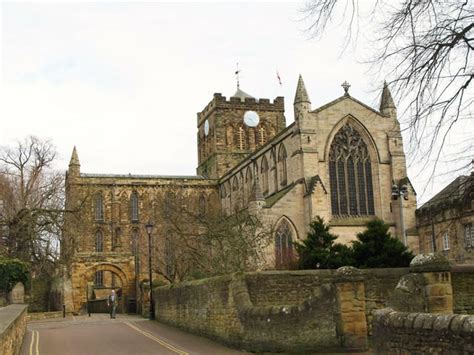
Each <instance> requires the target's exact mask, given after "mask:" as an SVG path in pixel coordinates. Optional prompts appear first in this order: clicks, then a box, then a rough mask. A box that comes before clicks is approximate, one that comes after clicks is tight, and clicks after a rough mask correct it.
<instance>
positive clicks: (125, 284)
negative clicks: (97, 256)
mask: <svg viewBox="0 0 474 355" xmlns="http://www.w3.org/2000/svg"><path fill="white" fill-rule="evenodd" d="M98 274H100V275H102V276H101V278H102V280H101V281H100V284H97V275H98ZM82 280H83V281H82V285H81V289H82V291H83V292H82V293H83V295H84V296H83V297H81V299H82V301H83V303H82V304H83V306H82V307H83V308H86V309H87V308H88V307H89V308H91V307H93V310H92V313H104V312H107V307H106V304H107V298H108V295H109V294H110V291H111V290H112V289H115V290H116V291H117V294H118V295H119V297H120V304H119V311H123V312H124V311H126V310H127V303H128V300H129V299H130V298H135V293H134V285H133V282H131V280H130V278H129V277H127V274H126V273H125V272H124V271H123V270H122V268H120V267H119V266H117V265H115V264H111V263H101V264H97V265H94V266H91V267H90V268H88V269H87V270H86V271H85V273H84V277H83V279H82ZM88 301H89V305H87V304H86V303H87V302H88ZM89 311H91V309H89Z"/></svg>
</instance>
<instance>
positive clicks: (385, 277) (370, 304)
mask: <svg viewBox="0 0 474 355" xmlns="http://www.w3.org/2000/svg"><path fill="white" fill-rule="evenodd" d="M362 272H363V274H364V280H365V316H366V319H367V329H368V333H369V335H372V314H373V311H375V310H377V309H382V308H385V307H387V306H388V304H389V301H390V300H391V298H392V297H393V293H394V291H395V287H396V286H397V284H398V281H399V280H400V277H402V276H403V275H406V274H408V273H409V272H410V269H409V268H387V269H365V270H362Z"/></svg>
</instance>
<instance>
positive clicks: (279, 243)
mask: <svg viewBox="0 0 474 355" xmlns="http://www.w3.org/2000/svg"><path fill="white" fill-rule="evenodd" d="M292 230H293V229H292V228H291V225H290V222H288V220H286V219H283V220H282V221H281V222H280V223H279V224H278V227H277V228H276V231H275V267H276V268H277V269H288V268H289V267H291V266H292V263H293V261H294V252H293V239H294V238H293V232H292Z"/></svg>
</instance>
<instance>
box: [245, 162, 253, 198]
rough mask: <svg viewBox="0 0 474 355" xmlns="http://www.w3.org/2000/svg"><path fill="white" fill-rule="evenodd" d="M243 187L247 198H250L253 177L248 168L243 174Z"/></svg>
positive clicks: (250, 169)
mask: <svg viewBox="0 0 474 355" xmlns="http://www.w3.org/2000/svg"><path fill="white" fill-rule="evenodd" d="M245 186H246V195H247V198H250V195H251V194H252V189H253V175H252V168H251V167H250V166H249V167H248V168H247V172H246V173H245Z"/></svg>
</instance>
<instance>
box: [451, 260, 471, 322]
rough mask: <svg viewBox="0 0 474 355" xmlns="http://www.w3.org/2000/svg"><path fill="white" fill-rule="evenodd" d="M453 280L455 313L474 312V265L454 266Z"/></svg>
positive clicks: (452, 271)
mask: <svg viewBox="0 0 474 355" xmlns="http://www.w3.org/2000/svg"><path fill="white" fill-rule="evenodd" d="M451 282H452V285H453V298H454V313H459V314H474V265H470V266H465V265H463V266H456V267H453V268H452V270H451Z"/></svg>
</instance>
